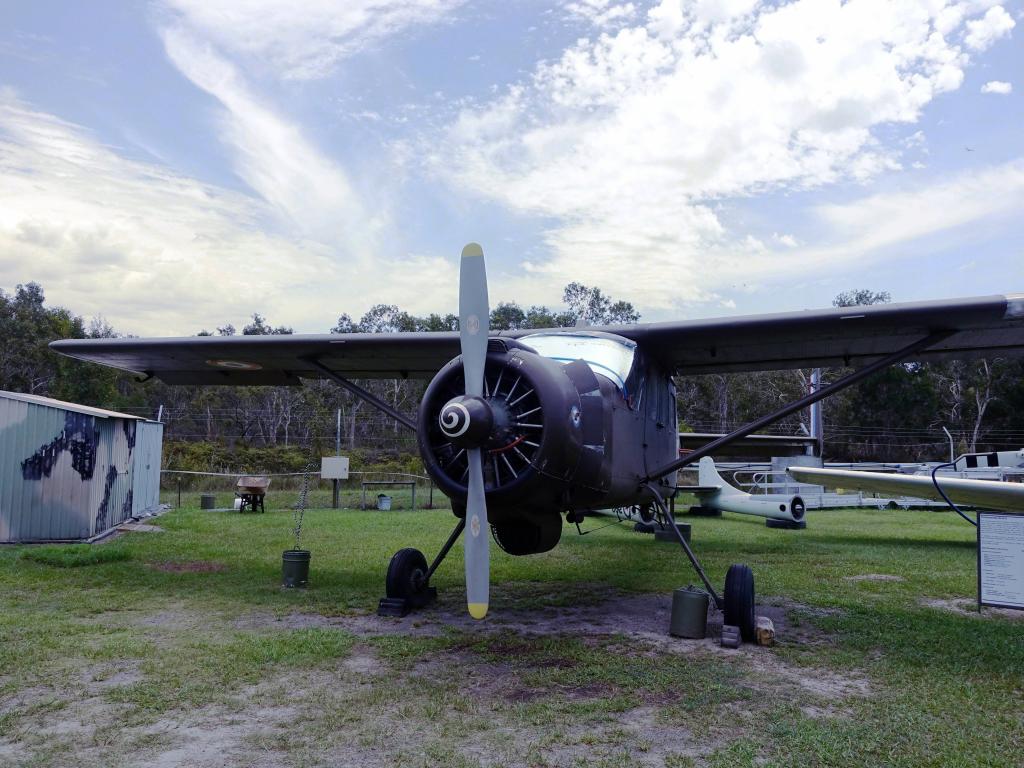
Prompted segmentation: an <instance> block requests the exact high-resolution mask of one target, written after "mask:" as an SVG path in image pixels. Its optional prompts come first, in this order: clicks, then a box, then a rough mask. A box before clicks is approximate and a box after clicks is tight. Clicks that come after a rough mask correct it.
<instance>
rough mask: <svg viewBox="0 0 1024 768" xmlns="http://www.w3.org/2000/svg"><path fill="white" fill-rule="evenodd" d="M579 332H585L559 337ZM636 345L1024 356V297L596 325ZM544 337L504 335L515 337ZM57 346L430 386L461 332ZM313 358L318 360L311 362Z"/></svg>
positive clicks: (833, 360) (712, 368) (162, 361)
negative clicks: (928, 339) (922, 347)
mask: <svg viewBox="0 0 1024 768" xmlns="http://www.w3.org/2000/svg"><path fill="white" fill-rule="evenodd" d="M558 330H561V331H563V332H565V333H579V332H580V329H578V328H566V329H558ZM588 330H595V331H607V332H611V333H617V334H619V335H621V336H625V337H626V338H628V339H632V340H633V341H636V342H637V344H638V345H639V346H640V347H642V348H643V349H644V350H645V351H646V352H647V353H648V354H649V355H651V356H652V357H654V358H655V359H656V360H658V361H659V362H661V364H662V365H663V366H665V367H666V368H667V369H668V370H671V371H677V372H680V373H716V372H729V371H756V370H777V369H782V368H803V367H810V366H823V367H825V366H841V365H856V364H863V363H867V362H871V361H872V360H875V359H877V358H879V357H881V356H883V355H885V354H888V353H890V352H893V351H895V350H897V349H900V348H901V347H903V346H906V345H907V344H909V343H911V342H913V341H916V340H918V339H920V338H922V337H923V336H925V335H927V334H928V333H929V332H932V331H936V330H952V331H956V333H955V334H954V335H953V336H951V337H950V338H948V339H946V340H945V341H944V342H942V343H940V344H938V345H936V346H935V347H934V348H933V349H930V350H926V351H925V352H922V353H920V354H919V355H918V356H917V358H918V359H924V360H927V359H944V358H958V357H970V356H995V355H999V354H1008V353H1021V352H1024V294H1021V295H1014V296H1009V297H1007V296H987V297H982V298H975V299H956V300H950V301H927V302H915V303H909V304H886V305H881V306H873V307H850V308H846V309H826V310H815V311H805V312H786V313H781V314H773V315H752V316H746V317H724V318H713V319H710V320H687V321H683V322H671V323H647V324H638V325H622V326H603V327H592V328H590V329H588ZM530 333H536V331H535V330H520V331H502V332H499V333H494V334H492V336H508V337H512V338H517V337H521V336H525V335H527V334H530ZM51 346H52V347H53V348H54V349H55V350H56V351H58V352H60V353H62V354H65V355H69V356H71V357H75V358H78V359H80V360H87V361H89V362H93V363H101V364H103V365H109V366H113V367H115V368H122V369H124V370H128V371H135V372H137V373H140V374H146V375H152V376H156V377H158V378H160V379H163V380H164V381H166V382H168V383H170V384H298V383H299V379H300V377H301V378H317V377H320V376H321V375H322V372H321V370H320V369H319V368H318V364H319V365H323V366H325V367H327V368H328V369H330V370H331V371H334V372H336V373H339V374H341V375H343V376H348V377H351V378H364V379H365V378H405V377H409V378H430V377H431V376H433V375H434V374H435V373H436V372H437V371H438V370H439V369H440V368H441V366H443V365H444V364H445V363H446V362H448V361H449V360H451V359H452V358H453V357H455V356H456V355H458V354H459V336H458V333H380V334H366V333H351V334H338V335H322V336H228V337H224V336H193V337H187V338H176V339H66V340H63V341H55V342H53V343H52V344H51ZM314 361H316V362H315V363H314Z"/></svg>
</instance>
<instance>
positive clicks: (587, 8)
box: [565, 0, 637, 27]
mask: <svg viewBox="0 0 1024 768" xmlns="http://www.w3.org/2000/svg"><path fill="white" fill-rule="evenodd" d="M565 10H566V11H567V12H568V13H569V15H570V16H572V17H576V18H579V19H582V20H583V21H585V22H587V23H588V24H593V25H594V26H595V27H612V26H616V25H619V24H623V23H625V22H628V21H631V20H632V19H633V18H634V17H635V16H636V14H637V8H636V6H635V5H634V4H633V3H619V2H615V0H572V1H571V2H568V3H566V4H565Z"/></svg>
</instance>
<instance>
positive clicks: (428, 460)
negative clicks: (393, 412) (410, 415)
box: [417, 339, 583, 524]
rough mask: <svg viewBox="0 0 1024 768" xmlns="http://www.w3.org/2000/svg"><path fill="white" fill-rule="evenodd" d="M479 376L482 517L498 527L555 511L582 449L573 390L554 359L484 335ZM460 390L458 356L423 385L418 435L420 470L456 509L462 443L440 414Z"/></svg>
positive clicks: (463, 468) (462, 485)
mask: <svg viewBox="0 0 1024 768" xmlns="http://www.w3.org/2000/svg"><path fill="white" fill-rule="evenodd" d="M484 380H485V383H484V397H483V400H484V401H485V402H486V404H487V407H488V409H489V412H490V417H491V418H490V424H489V432H488V434H487V435H486V436H485V437H483V438H479V439H478V440H474V444H475V445H479V446H480V450H481V452H482V459H483V461H482V464H483V468H484V489H485V492H486V494H487V511H488V518H489V519H490V520H491V522H493V523H497V524H501V523H502V522H505V521H508V520H514V519H519V520H522V519H526V518H529V517H531V516H535V515H549V514H552V513H556V514H557V513H558V512H559V511H560V510H561V509H563V508H564V506H565V501H566V494H567V491H568V488H569V485H570V483H571V481H572V480H573V478H574V476H575V474H576V472H577V469H578V466H579V464H580V456H581V453H582V451H583V413H582V409H581V406H580V395H579V393H578V392H577V391H576V388H575V387H574V386H573V383H572V381H571V380H570V379H569V378H568V377H567V376H566V375H565V373H564V372H563V366H562V365H561V364H560V363H558V362H555V361H554V360H549V359H548V358H545V357H541V356H540V355H538V354H536V353H535V352H533V351H532V350H529V349H528V348H525V347H523V346H522V345H517V344H516V343H515V342H512V341H511V340H502V339H492V340H491V343H490V345H489V347H488V355H487V364H486V366H485V369H484ZM465 391H466V387H465V374H464V372H463V367H462V358H461V357H457V358H455V359H454V360H452V361H451V362H449V363H448V364H447V365H446V366H445V367H444V368H442V369H441V370H440V371H439V372H438V374H437V375H436V376H435V377H434V379H433V380H432V381H431V382H430V384H429V385H428V386H427V390H426V392H425V393H424V395H423V400H422V402H421V403H420V409H419V423H420V425H421V427H420V429H419V430H418V433H417V440H418V443H419V449H420V455H421V456H422V457H423V463H424V465H425V467H426V470H427V472H428V473H429V474H430V476H431V477H432V478H433V479H434V482H435V483H436V484H437V486H438V488H440V489H441V491H442V492H444V493H445V494H446V495H447V496H449V497H451V498H452V499H453V500H454V501H455V502H456V507H458V506H459V505H461V504H462V503H463V502H464V500H465V497H466V491H467V482H468V481H467V478H468V473H469V461H468V456H467V454H466V451H467V448H466V446H465V443H464V441H460V440H458V439H452V436H451V435H452V433H453V432H455V431H457V429H454V428H453V426H452V423H453V422H452V418H451V415H450V413H447V412H445V413H443V412H444V411H445V408H446V406H448V405H449V404H450V403H452V402H464V401H463V400H460V398H462V397H463V396H464V395H465ZM449 410H450V409H449ZM442 415H444V416H446V417H448V418H447V419H442Z"/></svg>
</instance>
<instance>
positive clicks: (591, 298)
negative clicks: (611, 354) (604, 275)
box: [562, 282, 640, 325]
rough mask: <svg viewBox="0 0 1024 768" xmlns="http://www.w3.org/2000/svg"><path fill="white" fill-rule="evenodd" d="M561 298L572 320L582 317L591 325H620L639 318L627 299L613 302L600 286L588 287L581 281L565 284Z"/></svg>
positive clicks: (638, 314)
mask: <svg viewBox="0 0 1024 768" xmlns="http://www.w3.org/2000/svg"><path fill="white" fill-rule="evenodd" d="M562 300H563V301H564V302H565V303H566V304H567V305H568V306H569V314H570V315H571V316H572V317H573V318H574V322H575V318H580V317H582V318H583V319H584V320H586V322H587V323H591V324H593V325H621V324H626V323H635V322H636V321H637V320H639V319H640V313H639V312H637V311H636V309H634V308H633V305H632V304H630V303H629V302H628V301H615V302H613V301H612V300H611V299H610V298H608V297H607V296H605V295H604V294H603V293H601V289H600V288H589V287H587V286H585V285H583V284H582V283H575V282H573V283H569V284H568V285H567V286H565V290H564V291H563V292H562ZM569 324H571V323H567V325H569Z"/></svg>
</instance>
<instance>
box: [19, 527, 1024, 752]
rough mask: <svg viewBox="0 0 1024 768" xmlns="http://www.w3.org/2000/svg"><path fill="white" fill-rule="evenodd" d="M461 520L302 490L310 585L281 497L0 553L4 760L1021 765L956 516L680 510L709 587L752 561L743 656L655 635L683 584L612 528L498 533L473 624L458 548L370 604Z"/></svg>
mask: <svg viewBox="0 0 1024 768" xmlns="http://www.w3.org/2000/svg"><path fill="white" fill-rule="evenodd" d="M453 520H454V519H453V518H452V516H451V513H450V512H447V511H443V510H430V511H416V512H408V511H406V512H392V513H380V512H372V511H365V512H364V511H332V510H313V511H310V512H308V513H307V516H306V523H305V535H304V544H305V545H306V546H308V548H309V549H311V550H312V552H313V562H312V577H311V584H310V587H309V588H308V589H306V590H294V591H291V590H282V589H281V588H280V587H279V582H280V562H281V557H280V556H281V551H282V550H283V549H285V548H287V547H289V546H290V538H289V529H290V525H291V513H290V512H288V511H286V510H278V511H274V510H273V509H272V510H271V511H268V512H267V513H266V514H265V515H244V516H243V515H237V514H231V513H223V512H221V513H210V512H200V511H199V510H196V509H190V508H183V509H180V510H175V511H172V512H170V513H168V514H166V515H164V516H162V517H160V518H157V519H156V520H154V521H151V522H154V523H156V524H158V525H159V526H160V527H161V528H163V531H162V532H147V533H142V532H133V533H128V534H124V535H121V536H119V537H118V538H116V539H114V540H111V541H108V542H106V543H103V544H99V545H94V546H87V545H78V546H74V547H61V546H33V547H10V548H4V549H0V764H3V765H19V766H20V765H25V766H30V765H32V766H34V765H75V766H94V765H95V766H108V765H163V766H169V765H189V766H206V765H209V766H213V765H217V766H221V765H232V766H233V765H238V766H247V765H259V766H276V765H295V766H316V765H353V766H377V765H379V766H387V765H403V766H436V765H440V766H476V765H509V766H511V765H531V766H533V765H536V766H545V765H566V766H568V765H601V766H634V765H664V766H690V765H711V766H733V765H739V766H746V765H767V766H781V765H794V766H796V765H799V766H833V765H841V766H878V765H900V766H918V765H934V766H975V765H985V766H1011V765H1021V764H1022V761H1024V757H1022V756H1024V621H1022V620H1019V619H1018V618H1017V617H1015V616H1011V615H1006V614H999V613H996V612H989V611H987V612H986V614H985V615H983V616H979V615H977V614H976V613H972V612H971V610H970V609H969V606H970V600H971V599H972V598H973V596H974V594H975V554H974V543H973V542H974V532H973V529H971V528H970V527H969V526H967V525H966V524H965V523H963V522H962V521H959V520H958V519H957V518H955V517H954V516H953V515H951V514H948V513H929V512H888V511H886V512H875V511H866V510H859V511H844V512H822V513H815V512H813V511H812V512H811V513H810V514H809V526H808V529H807V530H805V531H797V532H793V531H776V530H769V529H766V528H765V527H764V525H763V523H761V521H758V520H754V519H750V518H740V517H738V516H729V515H727V516H725V517H724V518H721V519H703V518H700V519H694V520H693V521H692V523H693V528H694V541H695V544H696V547H697V550H698V553H699V554H700V555H701V556H702V557H703V558H704V560H705V564H706V565H707V567H708V570H709V573H710V574H711V575H712V579H713V581H714V582H715V583H717V584H721V583H722V581H723V579H724V574H725V570H726V568H727V567H728V565H729V563H732V562H746V563H749V564H750V565H751V566H752V567H753V569H754V572H755V574H756V577H757V589H758V595H759V604H760V605H762V606H763V610H764V611H765V612H767V613H769V614H770V615H772V616H773V617H774V618H775V619H776V625H777V628H778V629H779V635H780V637H779V643H778V645H776V646H775V647H774V648H759V647H755V646H744V647H743V648H741V649H740V650H739V651H727V650H724V649H721V648H719V647H718V646H717V645H716V644H715V643H714V642H713V640H711V639H708V640H704V641H687V640H678V639H674V638H670V637H669V636H668V635H667V634H666V630H667V618H666V616H667V613H666V608H667V605H668V602H669V595H670V591H671V590H672V589H673V588H676V587H679V586H684V585H685V584H687V583H689V582H690V581H692V580H694V577H693V576H692V574H691V572H690V571H689V568H688V565H687V564H686V563H685V560H684V559H683V557H682V555H681V552H680V551H679V550H678V548H677V547H675V546H673V545H671V544H662V543H655V542H654V541H653V540H652V538H651V537H649V536H644V535H641V534H635V533H633V532H632V531H631V530H630V529H629V527H628V526H626V525H622V526H613V527H609V528H606V529H604V530H601V531H597V532H595V533H594V534H593V535H588V536H584V537H579V536H577V535H576V534H575V530H573V529H570V528H568V527H567V528H566V529H565V532H564V536H563V540H562V543H561V544H560V545H559V547H557V548H556V549H555V550H554V551H552V552H550V553H546V554H544V555H539V556H534V557H527V558H511V557H508V556H506V555H504V554H503V553H501V552H500V551H498V550H497V549H496V548H492V563H493V581H494V587H493V590H492V603H491V614H490V616H489V617H488V619H487V620H486V621H485V622H483V623H481V624H472V623H470V621H469V620H468V619H466V618H465V617H464V615H463V611H462V600H463V593H462V590H461V587H462V574H461V571H462V561H461V556H460V555H461V553H460V551H459V548H456V550H455V551H454V552H453V554H452V556H451V557H450V558H449V560H448V561H447V562H446V563H445V564H444V565H443V566H442V568H441V570H440V571H439V572H438V574H437V577H436V579H435V582H434V583H435V584H436V586H437V587H438V588H439V589H440V591H441V599H440V601H439V603H438V604H437V605H436V606H434V607H433V608H431V609H429V610H428V611H426V612H424V613H421V614H419V615H414V616H411V617H408V618H407V619H404V620H401V621H399V620H391V619H378V618H377V617H375V616H373V615H372V613H373V609H374V608H375V606H376V600H377V598H379V597H380V596H381V594H382V592H383V573H384V570H385V568H386V566H387V562H388V559H389V557H390V555H391V554H392V553H393V551H394V550H396V549H398V548H400V547H402V546H410V545H413V546H417V547H418V548H420V549H422V550H424V552H426V553H427V555H428V557H430V556H432V555H433V554H434V553H435V552H436V551H437V549H438V547H439V546H440V545H441V543H442V542H443V541H444V539H445V537H446V536H447V534H448V532H449V530H450V528H451V525H452V523H453ZM602 524H604V523H603V521H602V520H600V519H594V520H588V521H587V523H586V525H585V528H596V527H598V526H600V525H602ZM958 601H964V602H958ZM964 605H966V606H967V609H966V610H965V608H964Z"/></svg>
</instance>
